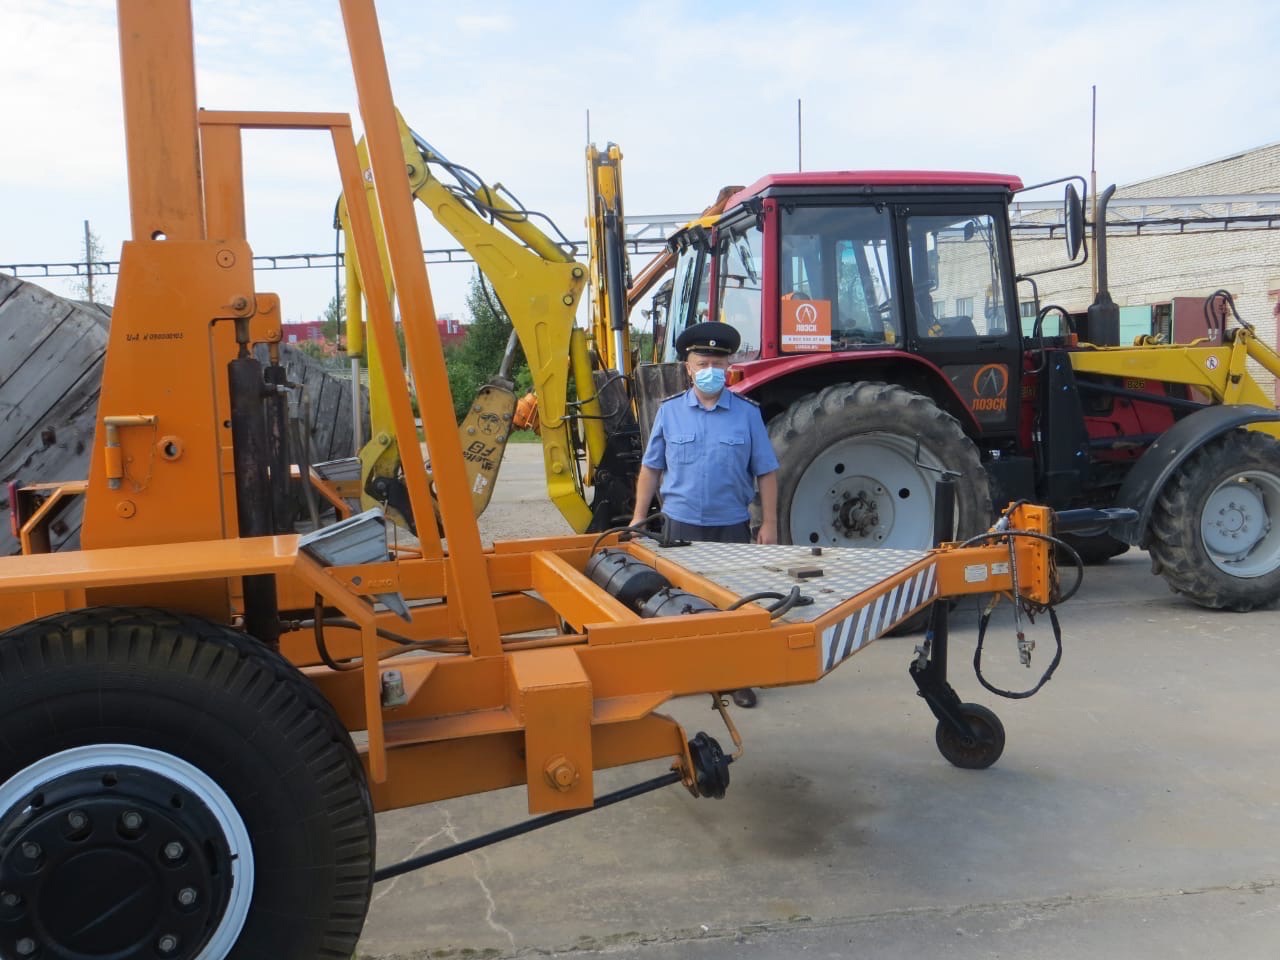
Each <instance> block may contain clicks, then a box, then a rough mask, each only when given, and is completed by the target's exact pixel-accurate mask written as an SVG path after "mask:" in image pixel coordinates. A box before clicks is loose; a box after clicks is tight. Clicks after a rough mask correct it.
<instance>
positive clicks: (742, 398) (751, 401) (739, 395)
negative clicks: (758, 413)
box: [734, 393, 760, 407]
mask: <svg viewBox="0 0 1280 960" xmlns="http://www.w3.org/2000/svg"><path fill="white" fill-rule="evenodd" d="M734 396H735V397H737V398H738V399H739V400H745V401H746V402H747V403H749V404H751V405H752V406H753V407H759V406H760V404H758V403H756V401H754V400H752V399H751V398H750V397H744V396H743V395H742V394H740V393H735V394H734Z"/></svg>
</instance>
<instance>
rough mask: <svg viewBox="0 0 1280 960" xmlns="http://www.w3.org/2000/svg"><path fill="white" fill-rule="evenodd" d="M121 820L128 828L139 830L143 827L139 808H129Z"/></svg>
mask: <svg viewBox="0 0 1280 960" xmlns="http://www.w3.org/2000/svg"><path fill="white" fill-rule="evenodd" d="M120 822H121V823H123V824H124V828H125V829H126V830H138V829H140V828H141V827H142V814H140V813H138V811H137V810H128V811H126V812H125V814H124V816H122V817H121V818H120Z"/></svg>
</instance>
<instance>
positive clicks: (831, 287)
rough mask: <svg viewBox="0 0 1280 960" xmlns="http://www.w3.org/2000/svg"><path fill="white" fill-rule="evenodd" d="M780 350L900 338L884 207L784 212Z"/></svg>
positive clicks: (817, 348) (847, 345) (849, 345)
mask: <svg viewBox="0 0 1280 960" xmlns="http://www.w3.org/2000/svg"><path fill="white" fill-rule="evenodd" d="M781 248H782V262H781V264H780V271H779V274H780V277H779V278H780V281H781V282H780V285H779V290H780V292H781V301H782V302H781V304H780V308H781V309H780V312H779V317H780V319H781V326H782V331H781V334H782V335H781V343H780V345H781V348H782V350H783V351H784V352H789V353H809V352H830V351H839V350H853V349H857V348H858V347H860V346H864V345H866V344H875V345H877V346H884V345H885V344H894V343H899V342H901V339H902V326H901V319H900V313H899V311H898V306H897V303H896V298H895V297H894V295H893V289H894V282H895V281H894V274H893V267H892V264H893V241H892V230H891V223H890V218H889V213H888V211H887V210H885V209H884V208H883V207H879V208H877V207H867V206H840V207H796V208H792V209H785V208H784V210H783V214H782V244H781Z"/></svg>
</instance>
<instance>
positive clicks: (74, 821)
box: [67, 810, 89, 830]
mask: <svg viewBox="0 0 1280 960" xmlns="http://www.w3.org/2000/svg"><path fill="white" fill-rule="evenodd" d="M88 825H89V818H88V817H87V816H85V814H84V813H83V811H80V810H72V811H71V812H70V813H68V814H67V826H69V827H70V828H71V829H72V830H83V829H84V828H85V827H87V826H88Z"/></svg>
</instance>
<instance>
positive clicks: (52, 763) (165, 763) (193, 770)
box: [0, 743, 253, 960]
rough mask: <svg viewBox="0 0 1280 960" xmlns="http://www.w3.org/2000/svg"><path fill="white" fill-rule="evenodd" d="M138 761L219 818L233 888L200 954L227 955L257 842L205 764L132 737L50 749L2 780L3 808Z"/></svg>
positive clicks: (244, 910) (203, 958)
mask: <svg viewBox="0 0 1280 960" xmlns="http://www.w3.org/2000/svg"><path fill="white" fill-rule="evenodd" d="M111 766H114V767H133V768H135V769H138V770H145V771H147V772H148V773H153V774H156V775H157V776H161V777H164V778H165V779H167V780H169V781H171V782H173V783H174V784H176V785H177V786H179V787H181V788H182V789H184V790H186V791H187V792H188V793H190V794H192V795H193V796H195V797H196V798H197V799H198V800H200V802H201V803H203V804H204V805H205V807H206V808H207V809H208V810H209V812H210V813H211V814H212V815H213V817H214V819H215V820H216V821H217V823H218V826H219V828H220V829H221V830H222V836H223V839H224V840H225V842H226V844H227V848H228V849H229V850H230V851H231V863H230V873H231V894H230V897H229V899H228V901H227V906H226V909H225V910H224V911H223V913H222V917H221V919H220V920H219V921H218V926H217V928H216V929H215V930H214V932H213V935H212V936H211V937H210V938H209V942H208V943H207V944H205V947H204V949H203V950H201V951H200V953H199V954H198V955H197V956H196V958H195V960H223V958H224V957H226V956H227V955H228V954H229V953H230V952H231V948H232V947H233V946H235V942H236V938H237V937H239V936H240V931H241V930H242V929H243V928H244V923H245V920H246V918H247V917H248V916H249V904H250V901H252V899H253V845H252V844H251V843H250V840H249V830H248V828H246V827H245V825H244V820H243V819H241V817H240V813H239V811H237V810H236V807H235V804H234V803H232V802H231V798H230V797H228V796H227V794H226V792H225V791H224V790H223V789H222V787H220V786H218V784H217V782H216V781H214V780H213V778H211V777H210V776H209V775H208V774H206V773H205V772H204V771H203V770H201V769H200V768H199V767H196V766H193V765H192V764H190V763H188V762H187V761H186V760H183V759H181V758H180V757H175V756H173V755H172V754H169V753H165V752H163V751H161V750H152V749H149V748H147V747H140V746H137V745H135V744H131V743H101V744H93V745H91V746H85V747H74V748H72V749H70V750H64V751H62V752H61V753H54V754H50V755H49V756H47V757H44V758H42V759H40V760H37V761H36V762H35V763H33V764H31V765H30V766H29V767H25V768H24V769H22V770H20V771H18V772H17V773H16V774H14V775H13V776H12V777H10V778H9V779H8V780H6V781H5V782H4V783H3V784H2V785H0V813H3V812H5V811H8V810H10V809H11V808H13V807H14V806H15V805H16V804H18V803H20V802H22V801H23V799H24V798H26V797H29V796H31V794H33V793H35V792H37V791H38V790H39V789H40V788H41V787H42V786H43V785H44V784H47V783H51V782H53V781H54V780H57V779H59V778H60V777H64V776H67V775H68V774H73V773H77V772H79V771H81V770H91V769H93V768H95V767H111Z"/></svg>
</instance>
